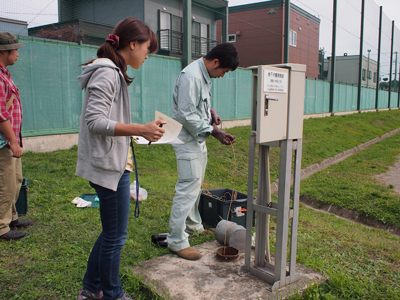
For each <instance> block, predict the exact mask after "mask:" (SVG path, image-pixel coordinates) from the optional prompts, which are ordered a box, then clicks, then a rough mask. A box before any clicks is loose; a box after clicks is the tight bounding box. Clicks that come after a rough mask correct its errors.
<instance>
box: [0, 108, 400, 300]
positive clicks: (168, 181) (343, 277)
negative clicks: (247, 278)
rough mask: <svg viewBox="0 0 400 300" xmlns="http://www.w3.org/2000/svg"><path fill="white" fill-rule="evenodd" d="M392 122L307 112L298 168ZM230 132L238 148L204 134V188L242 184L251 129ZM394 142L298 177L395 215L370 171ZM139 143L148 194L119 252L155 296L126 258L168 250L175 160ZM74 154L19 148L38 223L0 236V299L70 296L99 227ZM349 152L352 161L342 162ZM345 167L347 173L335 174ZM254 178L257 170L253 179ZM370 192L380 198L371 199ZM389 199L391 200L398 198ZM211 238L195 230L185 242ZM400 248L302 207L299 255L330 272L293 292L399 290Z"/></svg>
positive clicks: (137, 288)
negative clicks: (20, 233) (159, 236)
mask: <svg viewBox="0 0 400 300" xmlns="http://www.w3.org/2000/svg"><path fill="white" fill-rule="evenodd" d="M395 128H400V111H388V112H378V113H365V114H356V115H348V116H339V117H330V118H323V119H310V120H305V122H304V147H303V162H302V163H303V165H302V167H303V168H304V167H306V166H308V165H311V164H313V163H315V162H319V161H322V160H324V159H325V158H328V157H331V156H335V155H336V154H338V153H340V152H342V151H344V150H347V149H350V148H353V147H355V146H357V145H359V144H361V143H364V142H367V141H368V140H370V139H373V138H376V137H378V136H380V135H382V134H384V133H386V132H389V131H391V130H393V129H395ZM227 131H229V132H230V133H232V134H234V135H236V137H237V138H236V140H237V143H235V144H234V148H233V149H234V151H233V149H232V148H231V147H230V146H223V145H221V144H219V143H218V142H217V141H216V140H215V139H214V138H210V139H209V140H208V141H207V147H208V152H209V161H208V166H207V172H206V178H205V186H206V187H207V188H208V189H212V188H222V187H224V188H225V187H226V188H233V186H235V189H236V190H238V191H240V192H244V193H247V162H248V147H249V141H248V137H249V135H250V129H249V127H238V128H233V129H229V130H227ZM398 142H399V135H398V134H397V135H396V136H393V137H391V138H388V139H387V140H385V141H382V142H379V143H377V144H376V145H374V146H371V147H370V148H368V149H366V150H363V151H362V152H361V153H359V154H356V155H354V156H352V157H350V158H348V159H347V160H346V161H344V162H342V163H340V164H337V165H335V166H331V167H330V168H329V169H327V170H326V171H323V172H321V173H320V174H315V175H313V176H312V177H310V178H309V179H307V180H306V181H304V182H302V184H301V192H302V195H308V196H310V197H314V198H315V199H318V200H320V199H319V198H326V196H325V195H326V194H327V193H328V189H329V191H331V192H333V191H341V192H337V193H336V194H334V195H333V196H331V197H330V198H329V199H330V201H334V203H335V205H344V206H346V205H347V206H349V205H355V206H356V207H353V208H351V209H355V210H359V211H361V210H362V209H364V210H365V211H368V215H369V216H370V217H372V218H376V219H378V220H379V219H380V218H383V220H384V221H385V222H386V223H387V224H389V223H390V222H391V223H390V224H398V223H399V221H398V215H399V213H398V211H396V210H395V209H393V210H390V209H389V207H392V206H390V205H388V204H387V203H386V204H385V201H386V202H387V201H389V200H390V199H392V198H391V197H394V195H393V194H392V193H391V192H390V189H388V188H387V187H381V186H379V185H378V184H377V183H376V181H374V179H373V178H372V177H371V175H372V174H375V173H379V172H383V171H385V170H387V168H388V167H389V166H390V165H391V164H393V163H394V158H395V156H396V153H398V152H397V151H398V150H397V148H399V147H398ZM370 149H372V150H370ZM135 151H136V157H137V160H138V169H139V182H140V185H141V187H143V188H145V189H146V190H147V191H148V193H149V197H148V200H146V201H145V202H141V206H140V217H139V218H135V217H134V215H133V210H134V203H132V205H131V217H130V222H129V228H128V240H127V243H126V245H125V247H124V249H123V251H122V258H121V278H122V282H123V286H124V288H125V290H126V291H127V292H128V293H131V294H132V295H136V296H138V299H168V295H167V293H165V294H164V295H160V296H157V295H155V294H154V292H153V289H152V287H147V286H145V285H144V284H143V283H142V282H141V280H140V277H138V276H137V275H136V274H134V273H133V272H132V269H131V268H130V266H131V265H133V264H136V263H139V262H140V261H143V260H147V259H150V258H152V257H156V256H159V255H164V254H168V253H169V252H168V250H167V249H164V248H158V247H155V246H154V245H153V244H152V243H151V240H150V237H151V235H152V234H155V233H160V232H167V231H168V220H169V213H170V208H171V204H172V198H173V195H174V186H175V183H176V180H177V171H176V159H175V155H174V151H173V149H172V147H171V146H169V145H154V146H151V147H149V148H147V147H146V146H137V147H136V149H135ZM381 153H383V154H381ZM277 155H278V151H277V149H273V151H272V154H271V165H272V167H271V176H272V178H273V179H277V178H278V172H277V169H278V168H277V166H278V159H277V157H278V156H277ZM76 157H77V147H73V148H71V149H69V150H62V151H55V152H51V153H25V154H24V156H23V158H22V161H23V175H24V177H25V178H28V180H29V185H28V187H29V192H28V201H29V210H28V215H27V216H26V217H28V218H30V219H32V220H33V221H34V222H35V225H34V226H32V227H30V228H28V229H27V230H26V232H27V233H28V236H27V237H26V238H24V239H22V240H20V241H18V242H1V243H0V276H1V278H2V280H1V281H0V291H1V292H0V299H1V300H3V299H4V300H5V299H7V300H8V299H23V300H30V299H75V298H76V296H77V293H78V292H79V290H80V288H81V285H82V284H81V282H82V277H83V275H84V272H85V270H86V261H87V258H88V255H89V253H90V249H91V247H92V246H93V244H94V242H95V240H96V238H97V236H98V234H99V232H100V230H101V226H100V218H99V212H98V209H97V208H87V209H78V208H76V207H75V205H73V204H72V203H70V202H71V200H72V199H74V198H75V197H76V196H80V195H81V194H83V193H93V189H92V188H91V187H90V186H89V184H88V183H87V182H86V181H85V180H83V179H81V178H79V177H76V176H75V175H74V173H75V165H76ZM351 160H353V162H352V163H351ZM348 161H349V162H350V163H348V165H346V164H347V162H348ZM340 166H342V167H340ZM336 168H338V169H336ZM328 171H329V172H330V173H327V172H328ZM347 175H348V177H346V178H347V180H341V177H344V176H347ZM320 176H321V177H320ZM324 176H325V177H324ZM318 178H321V179H318ZM133 180H135V178H134V175H133V174H132V176H131V181H133ZM329 180H330V181H329ZM363 180H364V181H363ZM325 181H326V182H325ZM349 181H351V183H348V182H349ZM256 183H257V178H255V187H256ZM323 184H324V185H323ZM346 184H347V185H346ZM324 191H325V195H324V194H323V192H324ZM331 192H329V195H330V193H331ZM368 195H369V198H368ZM376 195H380V197H376ZM347 196H348V197H347ZM366 199H368V200H370V203H367V201H366ZM374 199H375V200H376V199H378V200H379V201H378V202H379V203H378V202H377V203H375V205H374ZM388 199H389V200H388ZM393 199H394V198H393ZM390 201H392V200H390ZM392 202H393V205H394V203H395V200H393V201H392ZM377 204H379V205H377ZM391 205H392V204H391ZM349 207H350V206H349ZM394 207H395V206H394ZM22 218H25V217H22ZM381 221H382V220H381ZM213 238H214V237H213V236H211V237H196V238H194V239H192V240H191V244H193V245H195V244H200V243H203V242H205V241H207V240H210V239H213ZM399 249H400V239H399V238H398V237H394V236H392V235H390V234H388V233H385V232H383V231H379V230H372V229H369V228H366V227H364V226H362V225H359V224H353V223H350V222H348V221H345V220H342V219H339V218H336V217H334V216H332V215H328V214H323V213H320V212H315V211H313V210H312V209H308V208H305V207H301V210H300V224H299V241H298V262H299V263H301V264H303V265H305V266H307V267H310V268H313V269H315V270H317V271H319V272H321V273H323V274H324V275H326V276H327V277H329V281H328V282H327V283H326V284H322V285H320V286H313V287H311V288H310V289H309V290H308V291H307V292H306V294H305V295H303V296H300V295H298V296H296V297H297V298H296V299H398V298H396V297H398V295H400V286H399V282H400V278H399V263H400V250H399ZM378 296H379V297H378ZM299 297H300V298H299Z"/></svg>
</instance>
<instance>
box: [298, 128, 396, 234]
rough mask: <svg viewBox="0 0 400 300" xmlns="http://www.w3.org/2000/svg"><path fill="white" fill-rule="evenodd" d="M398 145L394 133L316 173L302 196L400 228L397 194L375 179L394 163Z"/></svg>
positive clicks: (306, 185) (303, 185) (307, 183)
mask: <svg viewBox="0 0 400 300" xmlns="http://www.w3.org/2000/svg"><path fill="white" fill-rule="evenodd" d="M399 144H400V134H396V135H394V136H392V137H389V138H387V139H385V140H383V141H381V142H379V143H376V144H374V145H372V146H370V147H368V148H367V149H365V150H363V151H361V152H359V153H356V154H355V155H352V156H350V157H348V158H347V159H346V160H344V161H342V162H339V163H338V164H335V165H332V166H330V167H329V168H327V169H325V170H322V171H320V172H318V173H315V174H314V175H312V176H311V177H309V178H307V179H306V180H304V181H303V182H302V184H301V196H302V197H307V198H311V199H315V200H318V201H319V202H320V203H322V204H332V205H336V206H338V207H341V208H347V209H350V210H354V211H356V212H357V213H358V215H359V216H362V217H366V218H369V219H373V220H377V221H379V222H381V223H382V224H385V225H389V226H391V227H394V228H396V227H397V228H400V195H398V194H395V193H393V190H392V188H391V187H390V186H382V185H380V184H379V183H378V181H377V180H376V179H374V176H375V175H377V174H380V173H384V172H386V171H387V170H388V166H390V165H393V164H394V163H395V162H396V160H397V157H398V156H399V155H400V147H399Z"/></svg>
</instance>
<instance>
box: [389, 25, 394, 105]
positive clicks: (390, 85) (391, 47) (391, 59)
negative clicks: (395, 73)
mask: <svg viewBox="0 0 400 300" xmlns="http://www.w3.org/2000/svg"><path fill="white" fill-rule="evenodd" d="M393 42H394V21H392V41H391V46H390V71H389V96H388V108H390V94H391V93H392V70H393Z"/></svg>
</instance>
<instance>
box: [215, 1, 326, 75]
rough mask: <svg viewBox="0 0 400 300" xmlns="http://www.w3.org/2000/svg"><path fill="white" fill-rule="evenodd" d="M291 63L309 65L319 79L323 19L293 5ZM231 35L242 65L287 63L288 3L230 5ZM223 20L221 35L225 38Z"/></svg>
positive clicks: (291, 16) (291, 12)
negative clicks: (286, 14)
mask: <svg viewBox="0 0 400 300" xmlns="http://www.w3.org/2000/svg"><path fill="white" fill-rule="evenodd" d="M290 8H291V9H290V34H289V44H290V47H289V62H290V63H298V64H304V65H307V73H306V76H307V77H309V78H318V71H319V65H318V58H319V56H318V55H319V25H320V19H319V18H317V17H315V16H313V15H311V14H310V13H308V12H306V11H305V10H303V9H301V8H300V7H298V6H296V5H294V4H291V5H290ZM228 24H229V38H230V39H231V40H232V42H234V43H235V46H236V48H237V49H238V52H239V57H240V65H239V66H240V67H249V66H253V65H267V64H280V63H283V58H284V30H285V6H284V3H283V1H282V0H273V1H265V2H259V3H253V4H246V5H238V6H233V7H229V21H228ZM221 32H222V31H221V21H219V22H218V23H217V37H218V38H219V42H220V39H221V35H222V33H221Z"/></svg>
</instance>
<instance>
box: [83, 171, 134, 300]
mask: <svg viewBox="0 0 400 300" xmlns="http://www.w3.org/2000/svg"><path fill="white" fill-rule="evenodd" d="M129 182H130V172H128V171H125V172H124V174H123V175H122V177H121V179H120V181H119V183H118V187H117V191H115V192H114V191H112V190H109V189H106V188H104V187H101V186H99V185H96V184H94V183H92V182H90V185H91V186H92V187H93V188H94V189H95V190H96V192H97V195H98V197H99V199H100V217H101V224H102V227H103V230H102V232H101V233H100V235H99V237H98V238H97V241H96V243H95V244H94V246H93V249H92V252H91V253H90V256H89V260H88V264H87V270H86V274H85V277H84V278H83V288H84V289H85V290H89V291H91V292H98V291H100V290H103V300H108V299H118V298H120V297H122V296H123V294H124V290H123V288H122V285H121V279H120V278H119V265H120V259H121V250H122V248H123V246H124V245H125V241H126V237H127V232H128V219H129V206H130V190H129Z"/></svg>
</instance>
